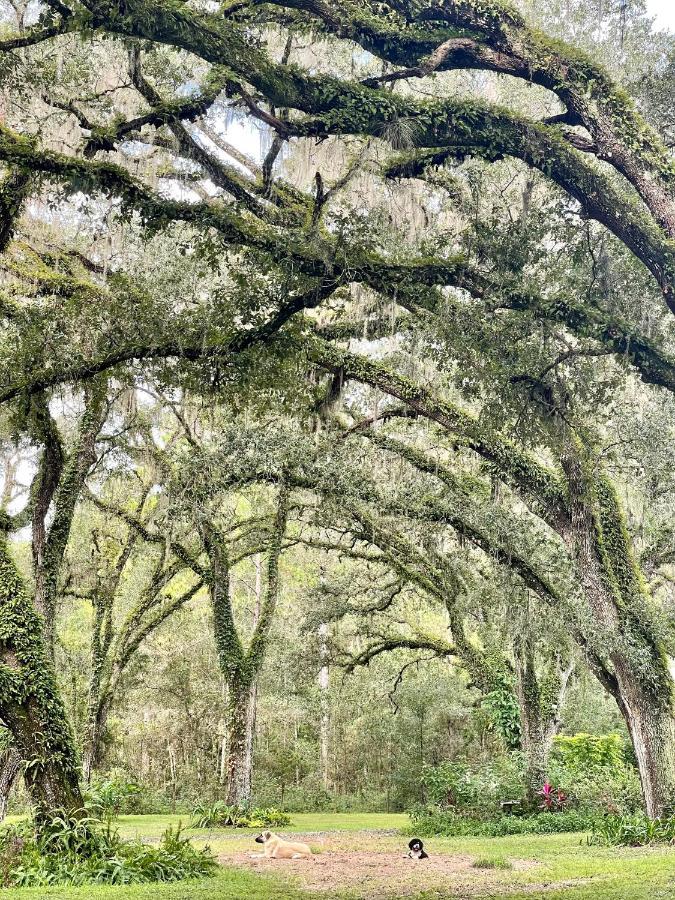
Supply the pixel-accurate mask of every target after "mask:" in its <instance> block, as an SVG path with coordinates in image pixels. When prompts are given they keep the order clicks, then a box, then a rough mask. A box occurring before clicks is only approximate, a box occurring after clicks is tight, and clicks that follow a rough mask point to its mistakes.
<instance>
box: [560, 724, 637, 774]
mask: <svg viewBox="0 0 675 900" xmlns="http://www.w3.org/2000/svg"><path fill="white" fill-rule="evenodd" d="M551 757H552V759H553V760H558V761H559V762H560V763H561V765H563V766H564V767H565V768H566V769H570V770H573V771H586V772H587V771H588V770H589V769H598V768H602V769H622V768H623V767H624V766H625V764H626V746H625V744H624V741H623V740H622V738H621V737H620V736H619V735H618V734H599V735H591V734H583V733H581V734H573V735H558V736H557V737H555V738H554V739H553V750H552V753H551Z"/></svg>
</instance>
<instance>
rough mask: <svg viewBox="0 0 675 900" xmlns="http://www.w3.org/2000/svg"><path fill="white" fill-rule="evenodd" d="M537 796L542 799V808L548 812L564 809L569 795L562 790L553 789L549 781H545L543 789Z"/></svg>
mask: <svg viewBox="0 0 675 900" xmlns="http://www.w3.org/2000/svg"><path fill="white" fill-rule="evenodd" d="M537 796H539V797H541V808H542V809H546V810H548V812H554V811H557V810H561V809H564V808H565V806H566V805H567V801H568V797H567V794H566V793H565V792H564V791H563V790H562V788H559V787H553V785H552V784H551V783H550V782H548V781H545V782H544V786H543V787H542V789H541V790H540V791H537Z"/></svg>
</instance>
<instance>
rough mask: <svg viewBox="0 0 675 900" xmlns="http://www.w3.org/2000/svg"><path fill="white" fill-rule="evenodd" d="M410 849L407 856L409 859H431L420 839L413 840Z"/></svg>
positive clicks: (409, 845)
mask: <svg viewBox="0 0 675 900" xmlns="http://www.w3.org/2000/svg"><path fill="white" fill-rule="evenodd" d="M408 847H409V848H410V849H409V850H408V853H407V856H408V858H409V859H429V854H428V853H427V852H426V851H425V849H424V844H423V843H422V841H421V840H420V839H419V838H413V839H412V840H411V841H410V843H409V844H408Z"/></svg>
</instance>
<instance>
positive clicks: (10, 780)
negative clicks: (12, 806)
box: [0, 747, 22, 822]
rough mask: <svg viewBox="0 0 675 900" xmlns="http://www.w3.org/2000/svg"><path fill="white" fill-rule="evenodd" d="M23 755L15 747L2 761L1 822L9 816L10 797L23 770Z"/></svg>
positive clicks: (0, 767) (10, 749) (7, 751)
mask: <svg viewBox="0 0 675 900" xmlns="http://www.w3.org/2000/svg"><path fill="white" fill-rule="evenodd" d="M21 762H22V760H21V754H20V753H18V752H17V751H16V750H15V749H14V747H10V748H9V749H8V750H6V751H5V753H4V754H3V756H2V760H1V761H0V822H2V821H4V819H5V816H6V815H7V806H8V804H9V795H10V793H11V792H12V788H13V787H14V783H15V782H16V779H17V778H18V776H19V771H20V770H21Z"/></svg>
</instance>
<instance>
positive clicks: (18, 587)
mask: <svg viewBox="0 0 675 900" xmlns="http://www.w3.org/2000/svg"><path fill="white" fill-rule="evenodd" d="M2 524H3V525H4V526H5V527H4V529H3V530H2V531H1V532H0V721H2V723H3V725H4V726H5V727H6V728H7V729H8V730H9V732H10V734H11V736H12V741H13V745H14V747H15V748H16V752H17V753H18V754H19V755H20V757H21V759H22V760H24V761H25V763H26V765H25V770H24V778H25V781H26V786H27V788H28V790H29V792H30V794H31V797H32V799H33V802H34V804H35V807H36V814H37V817H38V819H40V818H44V817H45V816H47V815H49V814H50V813H51V812H53V811H54V810H57V809H58V810H65V811H66V812H67V813H69V814H71V815H78V814H79V811H80V810H82V807H83V802H82V795H81V793H80V786H79V766H78V760H77V754H76V752H75V745H74V742H73V736H72V734H71V730H70V726H69V724H68V719H67V717H66V711H65V708H64V706H63V703H62V701H61V698H60V696H59V693H58V688H57V685H56V674H55V671H54V666H53V663H52V661H51V658H50V654H49V652H48V650H47V647H46V645H45V640H44V636H43V628H42V621H41V619H40V616H39V615H38V613H37V612H36V610H35V607H34V605H33V602H32V600H31V598H30V597H29V596H28V593H27V591H26V587H25V585H24V583H23V580H22V578H21V576H20V575H19V572H18V570H17V568H16V565H15V563H14V561H13V559H12V556H11V554H10V550H9V547H8V542H7V528H8V526H9V519H8V517H7V516H5V515H4V514H3V518H2Z"/></svg>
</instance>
